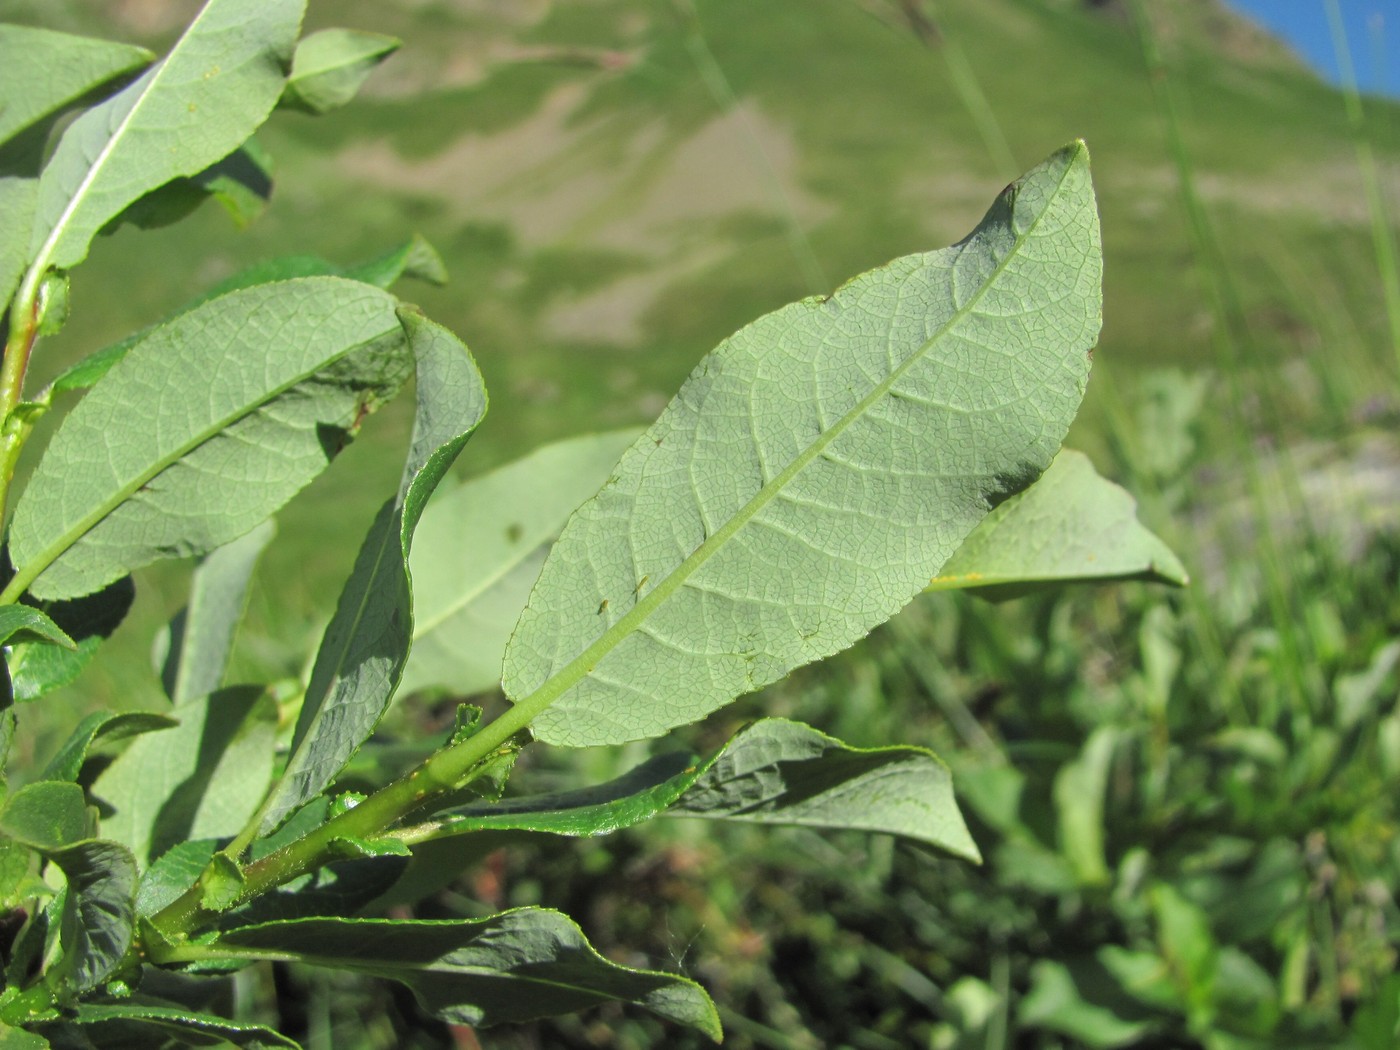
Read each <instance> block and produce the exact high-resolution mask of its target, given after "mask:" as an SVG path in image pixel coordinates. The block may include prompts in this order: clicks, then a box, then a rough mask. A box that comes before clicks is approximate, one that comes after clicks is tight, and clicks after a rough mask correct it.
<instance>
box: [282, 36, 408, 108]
mask: <svg viewBox="0 0 1400 1050" xmlns="http://www.w3.org/2000/svg"><path fill="white" fill-rule="evenodd" d="M398 48H399V41H398V40H395V39H394V38H393V37H391V36H384V35H383V34H381V33H364V32H361V31H359V30H357V29H323V30H321V31H320V32H318V33H310V34H308V35H307V36H306V38H305V39H304V40H302V41H301V42H300V43H299V44H297V50H296V54H295V55H294V56H293V58H292V75H291V76H290V77H288V78H287V89H286V94H285V95H283V97H282V105H284V106H287V107H290V108H292V109H300V110H304V111H306V112H308V113H329V112H330V111H331V110H333V109H337V108H339V107H340V106H343V105H345V104H346V103H347V102H349V101H350V100H351V99H352V98H354V97H355V93H356V92H357V91H359V90H360V85H361V84H363V83H364V81H365V78H366V77H368V76H369V75H370V73H372V72H373V71H374V67H375V66H377V65H379V63H381V62H383V61H384V60H385V59H386V58H388V57H389V56H390V55H391V54H393V53H394V52H395V51H397V50H398Z"/></svg>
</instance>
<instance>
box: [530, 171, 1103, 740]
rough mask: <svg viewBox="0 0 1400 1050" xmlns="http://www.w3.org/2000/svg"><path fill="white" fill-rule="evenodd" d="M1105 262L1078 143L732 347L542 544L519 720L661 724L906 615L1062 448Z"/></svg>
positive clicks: (602, 736) (601, 736)
mask: <svg viewBox="0 0 1400 1050" xmlns="http://www.w3.org/2000/svg"><path fill="white" fill-rule="evenodd" d="M1100 269H1101V260H1100V248H1099V236H1098V216H1097V213H1096V211H1095V205H1094V194H1093V189H1092V186H1091V184H1090V179H1089V158H1088V152H1087V150H1086V149H1085V148H1084V146H1083V145H1082V144H1078V145H1073V146H1069V147H1067V148H1065V149H1063V150H1061V151H1060V152H1058V153H1056V154H1055V155H1054V156H1052V157H1051V158H1050V159H1049V160H1047V161H1046V162H1045V163H1044V164H1042V165H1040V166H1039V167H1038V168H1036V169H1035V170H1033V171H1032V172H1030V173H1029V174H1028V175H1026V176H1025V177H1024V178H1022V179H1021V180H1020V181H1018V182H1016V183H1015V184H1013V185H1012V186H1009V187H1008V188H1007V189H1006V191H1005V192H1004V193H1003V194H1002V195H1001V197H1000V198H999V199H998V201H997V202H996V204H995V205H994V206H993V207H992V209H991V211H989V212H988V214H987V216H986V218H985V219H984V220H983V221H982V223H981V225H980V226H978V228H977V229H976V230H975V231H974V232H973V233H972V234H971V235H970V236H969V237H968V238H967V239H966V240H964V241H963V242H961V243H960V244H958V245H956V246H955V247H952V248H948V249H945V250H943V251H938V252H931V253H928V254H924V255H912V256H907V257H905V258H903V259H899V260H896V261H895V262H893V263H891V264H890V265H888V266H886V267H883V268H881V269H878V270H873V271H871V272H870V273H867V274H864V275H862V276H860V277H857V278H855V279H854V280H852V281H850V282H849V283H847V284H846V285H844V286H843V287H842V288H841V289H840V290H838V291H837V292H836V293H835V294H834V295H832V296H831V297H830V298H826V299H807V300H804V301H802V302H800V303H795V304H793V305H790V306H787V307H784V308H783V309H781V310H779V311H777V312H776V313H773V314H770V315H768V316H767V317H764V318H761V319H760V320H758V321H756V322H754V323H753V324H751V325H749V326H748V327H747V328H745V329H743V330H741V331H740V332H739V333H738V334H736V335H734V336H732V337H731V338H730V339H728V340H726V341H725V342H724V343H722V344H721V345H720V346H719V348H718V349H717V350H715V351H714V352H713V353H712V354H710V355H709V356H708V357H707V358H705V360H704V361H702V362H701V363H700V365H699V366H698V367H697V368H696V370H695V372H694V373H692V375H691V377H690V378H689V379H688V380H687V381H686V384H685V386H684V387H683V388H682V389H681V391H680V393H679V394H678V395H677V397H676V399H675V400H674V401H673V402H672V403H671V405H670V406H669V407H668V408H667V409H666V411H665V412H664V413H663V414H662V416H661V418H660V419H659V420H658V421H657V422H656V423H655V424H654V425H653V426H652V427H651V428H650V429H649V430H648V431H647V432H646V433H645V434H644V435H643V436H642V438H641V439H640V440H639V441H638V442H637V444H635V445H634V446H633V447H632V448H631V449H629V450H628V452H627V453H626V454H625V455H624V456H623V458H622V461H621V463H619V465H618V468H617V472H616V476H615V478H614V480H612V481H611V482H609V484H608V485H607V486H605V487H604V489H603V490H602V491H601V492H600V493H599V494H598V495H597V496H596V497H595V498H594V499H593V500H591V501H590V502H589V503H587V504H585V505H584V506H583V507H582V508H580V510H579V512H578V513H577V514H576V515H575V516H574V518H573V519H572V520H571V521H570V523H569V525H568V526H567V527H566V528H565V530H564V533H563V535H562V536H561V537H560V540H559V542H558V544H556V545H555V547H554V550H553V551H552V552H551V554H550V557H549V560H548V562H547V563H546V565H545V567H544V570H543V572H542V574H541V576H540V580H539V583H538V584H537V585H536V587H535V589H534V591H533V593H532V595H531V598H530V604H529V606H528V607H527V608H526V610H525V612H524V614H523V615H522V617H521V619H520V624H519V626H518V627H517V628H516V631H515V634H514V636H513V637H512V639H511V644H510V647H509V649H508V650H507V653H506V661H505V680H504V685H505V689H506V693H507V694H508V695H509V696H510V697H511V699H512V700H514V701H515V702H516V703H517V704H519V705H520V706H521V710H520V711H519V712H517V713H516V714H515V716H514V718H515V719H516V720H520V721H525V720H528V721H529V722H530V723H531V725H532V727H533V729H534V732H535V734H536V736H538V737H539V738H541V739H543V740H545V741H547V742H550V743H556V744H567V745H574V746H585V745H593V744H617V743H622V742H625V741H628V740H634V739H638V738H641V737H647V736H656V735H658V734H660V733H663V732H665V731H666V730H668V729H670V728H671V727H673V726H677V725H681V724H684V723H686V722H691V721H694V720H695V719H698V718H700V717H702V716H703V715H705V714H706V713H708V712H709V711H712V710H714V709H715V708H716V707H719V706H720V705H722V704H724V703H727V702H728V701H729V700H731V699H732V698H733V697H734V696H736V695H737V694H739V693H743V692H747V691H750V690H753V689H758V688H760V687H762V686H764V685H766V684H768V683H769V682H772V681H774V680H776V679H778V678H780V677H782V676H783V675H785V674H787V673H788V672H789V671H791V670H792V669H793V668H794V667H796V666H798V665H800V664H804V663H807V662H809V661H812V660H817V659H820V658H822V657H824V656H827V655H829V654H831V653H833V652H836V651H837V650H839V649H842V648H844V647H846V646H848V645H850V644H851V643H852V642H854V641H855V640H856V639H858V638H860V637H861V636H863V635H864V634H865V633H867V632H868V631H869V630H870V629H871V628H872V627H874V626H875V625H877V624H879V623H881V622H882V621H884V620H885V619H887V618H889V617H890V616H891V615H893V614H894V613H895V612H897V611H898V610H899V609H900V608H901V607H902V606H903V605H904V604H905V603H907V602H908V601H909V600H910V598H911V597H912V596H913V595H915V594H916V593H918V592H919V591H920V590H922V589H923V587H925V586H926V585H927V584H928V581H929V580H930V579H932V577H933V576H934V575H935V574H936V573H937V572H938V570H939V569H940V568H941V567H942V565H943V563H944V562H946V561H947V559H948V558H949V557H950V556H951V555H952V554H953V552H954V551H955V550H956V549H957V547H958V546H959V545H960V544H961V542H962V541H963V539H964V538H965V537H966V536H967V535H968V533H970V532H971V531H972V529H973V528H974V527H975V526H976V525H977V523H978V522H979V521H981V520H982V518H983V517H985V515H986V513H987V512H988V510H989V509H990V508H991V507H993V506H995V505H996V504H997V503H998V502H1000V501H1002V500H1004V499H1005V498H1007V497H1008V496H1010V495H1013V494H1014V493H1016V492H1018V491H1020V490H1021V489H1022V488H1024V487H1025V486H1026V485H1028V484H1030V483H1031V482H1032V481H1034V480H1035V479H1036V478H1037V477H1038V476H1039V475H1040V474H1041V473H1042V472H1043V471H1044V469H1045V468H1046V467H1047V466H1048V465H1049V463H1050V461H1051V459H1052V458H1053V456H1054V454H1055V452H1056V451H1057V450H1058V449H1059V445H1060V442H1061V440H1062V439H1063V437H1064V434H1065V431H1066V429H1067V428H1068V426H1069V422H1070V420H1071V419H1072V418H1073V416H1074V413H1075V411H1076V409H1077V408H1078V406H1079V402H1080V399H1081V397H1082V395H1083V391H1084V385H1085V383H1086V381H1087V377H1088V369H1089V350H1090V349H1091V348H1092V346H1093V343H1094V340H1095V339H1096V337H1097V334H1098V330H1099V324H1100V302H1101V291H1100Z"/></svg>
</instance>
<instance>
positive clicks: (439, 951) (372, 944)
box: [210, 908, 720, 1040]
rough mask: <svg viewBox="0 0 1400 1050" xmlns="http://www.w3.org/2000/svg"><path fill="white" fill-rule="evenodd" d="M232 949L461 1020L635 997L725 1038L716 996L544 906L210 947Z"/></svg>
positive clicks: (334, 927) (279, 928)
mask: <svg viewBox="0 0 1400 1050" xmlns="http://www.w3.org/2000/svg"><path fill="white" fill-rule="evenodd" d="M225 948H233V949H236V950H238V955H239V956H243V957H249V956H251V957H254V958H258V957H266V958H277V959H288V958H291V959H299V960H302V961H304V962H308V963H312V964H315V965H321V966H332V967H335V968H337V969H347V970H355V971H358V972H360V973H367V974H373V975H374V976H377V977H385V978H388V979H390V980H394V981H399V982H401V983H403V984H406V985H408V987H409V988H411V989H413V991H414V993H415V994H416V995H417V996H418V998H419V999H420V1000H421V1001H422V1003H423V1005H424V1006H425V1007H426V1008H427V1009H429V1010H431V1011H432V1012H433V1013H434V1014H436V1015H437V1016H438V1017H441V1018H443V1019H444V1020H446V1021H448V1022H450V1023H452V1024H468V1025H482V1026H485V1025H493V1024H502V1023H520V1022H524V1021H533V1020H535V1019H537V1018H541V1017H554V1016H557V1015H559V1014H565V1013H573V1012H575V1011H578V1010H582V1009H585V1008H587V1007H589V1006H596V1005H598V1004H601V1003H607V1002H625V1003H633V1004H635V1005H637V1006H642V1007H645V1008H646V1009H648V1010H651V1011H652V1012H653V1013H656V1014H658V1015H660V1016H661V1017H664V1018H666V1019H667V1020H670V1021H674V1022H676V1023H678V1024H683V1025H689V1026H690V1027H692V1028H697V1029H699V1030H700V1031H701V1032H704V1033H705V1034H706V1035H708V1036H710V1037H711V1038H712V1039H715V1040H718V1039H719V1037H720V1026H719V1018H718V1016H717V1015H716V1013H715V1008H714V1004H713V1003H712V1002H710V998H709V996H707V995H706V994H705V993H704V991H703V990H702V989H701V988H700V986H699V985H697V984H695V983H694V982H693V981H688V980H686V979H685V978H684V977H678V976H676V975H674V974H667V973H657V972H655V971H650V970H634V969H631V968H629V967H626V966H619V965H618V964H616V963H612V962H609V961H608V960H606V959H604V958H603V957H602V956H600V955H599V954H598V953H597V952H596V951H594V950H593V948H592V946H590V945H589V943H588V941H587V940H585V939H584V936H583V933H582V932H581V931H580V930H579V928H578V927H577V926H576V925H574V923H573V921H572V920H570V919H569V918H568V917H567V916H565V915H561V914H560V913H559V912H556V911H548V910H545V909H542V908H520V909H516V910H514V911H508V912H503V913H501V914H499V915H493V916H491V917H490V918H487V919H481V920H477V921H474V922H473V921H465V922H456V921H454V922H396V921H392V920H387V919H382V920H381V919H360V920H355V919H300V920H293V921H289V922H271V923H266V924H263V925H260V926H250V927H245V928H243V929H238V930H233V931H230V932H229V933H226V934H224V935H223V936H222V937H221V938H220V940H219V942H218V943H217V944H216V945H213V946H211V948H210V953H211V955H212V954H214V953H217V952H219V951H220V950H222V949H225Z"/></svg>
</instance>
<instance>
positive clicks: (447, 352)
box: [262, 310, 486, 832]
mask: <svg viewBox="0 0 1400 1050" xmlns="http://www.w3.org/2000/svg"><path fill="white" fill-rule="evenodd" d="M402 324H403V330H404V332H405V333H406V338H407V343H408V345H409V346H410V347H411V348H412V351H413V357H414V360H415V362H416V366H417V383H416V390H417V399H418V406H417V413H416V415H415V417H414V425H413V438H412V440H411V442H410V446H409V451H408V457H407V461H406V462H405V464H404V470H403V478H402V481H401V482H400V486H399V493H398V496H397V497H395V498H394V499H393V500H390V501H389V502H388V503H386V504H385V505H384V507H383V509H382V510H381V511H380V513H379V515H378V517H376V518H375V520H374V522H373V524H371V525H370V528H369V533H368V535H367V536H366V537H365V541H364V543H363V544H362V545H361V547H360V553H359V556H358V557H357V558H356V561H355V568H354V569H353V571H352V572H351V575H350V580H349V581H348V582H347V583H346V585H345V589H344V590H343V591H342V592H341V595H340V601H339V603H338V604H337V606H336V611H335V615H334V616H333V617H332V618H331V622H330V624H329V625H328V626H327V628H326V634H325V637H324V638H323V639H322V642H321V648H320V650H319V651H318V652H317V654H316V662H315V664H314V665H313V667H312V669H311V681H310V683H309V684H308V685H307V688H306V698H305V700H303V702H302V707H301V714H300V716H299V717H298V719H297V726H296V732H295V735H294V736H293V738H292V748H291V754H290V755H289V757H288V759H287V768H286V772H285V773H284V774H283V778H282V780H281V782H280V783H279V784H278V786H277V788H276V790H275V791H274V792H273V794H272V796H271V798H270V799H269V802H268V805H267V808H266V810H265V812H264V816H263V821H262V828H263V830H264V832H266V831H270V830H272V828H274V827H275V826H276V824H277V823H278V821H279V820H280V819H281V818H282V817H283V816H285V815H286V814H287V813H289V812H291V811H292V810H293V809H295V808H296V807H297V806H299V805H301V804H302V803H303V802H305V801H307V800H308V799H311V798H314V797H315V796H316V795H317V794H319V793H320V792H321V791H322V789H324V788H325V787H326V786H327V785H328V784H330V783H331V781H332V780H334V779H335V777H336V775H337V774H338V773H339V772H340V771H341V770H342V769H344V768H345V765H346V763H347V762H349V761H350V759H351V758H352V757H353V756H354V754H355V752H356V751H357V750H358V749H359V747H360V745H361V744H363V743H364V742H365V741H366V740H367V739H369V736H370V734H371V733H373V732H374V727H375V726H376V725H378V724H379V720H380V718H382V717H383V715H384V712H385V710H386V709H387V708H388V706H389V701H390V700H392V699H393V696H394V691H395V689H396V688H397V687H398V684H399V678H400V676H401V675H402V674H403V666H404V661H405V660H406V659H407V658H408V650H409V645H410V643H411V639H412V636H413V635H412V632H413V585H412V577H411V576H410V574H409V551H410V549H411V547H412V543H413V531H414V529H415V528H416V527H417V525H418V519H419V518H420V517H421V516H422V514H423V507H424V505H425V504H426V503H427V500H428V497H429V496H430V495H432V492H433V490H434V489H435V488H436V487H437V485H438V483H439V482H440V481H441V480H442V478H443V475H444V474H446V472H447V469H448V468H449V467H450V466H451V465H452V463H453V461H454V460H455V459H456V458H457V455H458V453H460V452H461V450H462V446H463V445H465V444H466V442H467V439H468V438H469V437H470V436H471V433H472V431H473V430H475V429H476V425H477V424H478V423H479V422H480V421H481V417H482V416H483V415H485V413H486V387H485V386H484V385H483V384H482V382H481V374H480V373H479V372H478V371H477V369H476V363H475V362H474V361H473V360H472V357H471V354H470V353H468V352H467V348H466V347H465V346H463V345H462V343H461V342H460V341H459V340H458V339H457V338H456V336H454V335H452V333H451V332H449V331H447V330H446V329H445V328H442V327H441V326H439V325H436V324H434V323H433V322H431V321H428V320H427V319H425V318H423V317H422V316H420V315H418V314H415V313H412V312H409V311H407V310H405V311H403V313H402Z"/></svg>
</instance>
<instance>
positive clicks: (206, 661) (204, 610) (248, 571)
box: [160, 521, 277, 704]
mask: <svg viewBox="0 0 1400 1050" xmlns="http://www.w3.org/2000/svg"><path fill="white" fill-rule="evenodd" d="M276 531H277V530H276V527H275V526H274V525H273V523H272V522H271V521H265V522H263V523H262V524H261V525H259V526H258V527H257V528H255V529H254V530H253V531H252V532H250V533H248V534H247V535H246V536H240V537H239V538H238V539H236V540H234V541H233V542H232V543H226V544H224V546H222V547H217V548H215V549H214V550H212V551H210V552H209V553H208V554H207V555H205V557H204V558H203V560H202V561H201V562H200V563H199V567H198V568H196V569H195V571H194V573H193V574H192V577H191V579H190V602H189V605H187V606H185V608H183V609H181V610H180V611H179V612H178V613H176V615H175V618H174V619H172V620H171V621H170V626H169V627H168V628H167V630H166V634H165V637H164V639H163V642H164V646H165V657H164V659H163V660H162V661H161V675H160V677H161V683H162V684H163V685H164V686H165V694H166V696H168V697H170V700H171V703H174V704H183V703H185V702H187V701H189V700H193V699H195V698H196V697H200V696H204V695H205V694H206V693H212V692H213V691H214V690H215V689H217V688H219V686H220V685H222V684H223V679H224V669H225V668H226V667H227V666H228V657H229V652H230V650H232V648H233V634H234V631H235V630H236V629H237V627H238V621H239V620H241V619H242V618H243V603H244V599H245V597H246V596H247V593H248V581H249V580H250V579H251V578H252V575H253V567H254V566H255V565H256V564H257V561H258V557H259V555H261V554H262V552H263V548H265V547H266V546H267V545H268V543H270V542H271V541H272V537H273V535H274V534H275V532H276Z"/></svg>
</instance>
